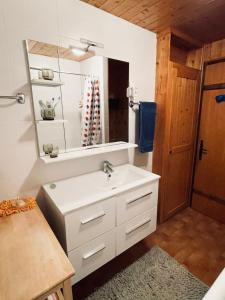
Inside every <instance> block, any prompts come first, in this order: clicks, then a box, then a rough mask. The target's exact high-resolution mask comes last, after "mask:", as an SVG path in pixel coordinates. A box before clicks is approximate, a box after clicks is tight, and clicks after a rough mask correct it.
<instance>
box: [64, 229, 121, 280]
mask: <svg viewBox="0 0 225 300" xmlns="http://www.w3.org/2000/svg"><path fill="white" fill-rule="evenodd" d="M115 254H116V244H115V229H113V230H111V231H109V232H108V233H105V234H103V235H101V236H99V237H98V238H96V239H94V240H92V241H91V242H88V243H86V244H84V245H83V246H81V247H79V248H77V249H75V250H73V251H70V252H69V253H68V257H69V260H70V262H71V263H72V265H73V266H74V269H75V271H76V273H75V275H74V276H73V277H72V284H75V283H76V282H78V281H79V280H81V279H82V278H84V277H85V276H87V275H88V274H90V273H92V272H93V271H95V270H97V269H98V268H100V267H101V266H102V265H104V264H105V263H107V262H108V261H110V260H111V259H113V258H114V257H115Z"/></svg>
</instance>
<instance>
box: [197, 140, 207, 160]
mask: <svg viewBox="0 0 225 300" xmlns="http://www.w3.org/2000/svg"><path fill="white" fill-rule="evenodd" d="M207 153H208V150H207V149H205V148H204V141H203V140H201V141H200V146H199V152H198V159H199V160H202V156H203V154H207Z"/></svg>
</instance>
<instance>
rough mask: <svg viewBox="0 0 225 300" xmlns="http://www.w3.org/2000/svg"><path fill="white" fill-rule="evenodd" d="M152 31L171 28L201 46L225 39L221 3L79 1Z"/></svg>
mask: <svg viewBox="0 0 225 300" xmlns="http://www.w3.org/2000/svg"><path fill="white" fill-rule="evenodd" d="M82 1H83V2H86V3H89V4H91V5H93V6H95V7H98V8H100V9H102V10H104V11H107V12H109V13H111V14H113V15H115V16H118V17H121V18H123V19H125V20H127V21H129V22H131V23H134V24H136V25H138V26H141V27H143V28H145V29H148V30H151V31H153V32H160V31H162V30H164V29H166V28H168V27H175V28H177V29H179V30H181V31H183V32H184V33H186V34H189V35H191V36H192V37H194V38H195V39H198V40H199V41H200V42H202V43H208V42H212V41H215V40H219V39H222V38H224V37H225V25H224V20H225V0H82Z"/></svg>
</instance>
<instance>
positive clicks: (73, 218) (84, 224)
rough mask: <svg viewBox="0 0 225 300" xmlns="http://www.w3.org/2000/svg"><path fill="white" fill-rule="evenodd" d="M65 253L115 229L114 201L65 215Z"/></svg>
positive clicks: (98, 203)
mask: <svg viewBox="0 0 225 300" xmlns="http://www.w3.org/2000/svg"><path fill="white" fill-rule="evenodd" d="M65 222H66V240H67V251H68V252H69V251H71V250H72V249H75V248H76V247H78V246H80V245H82V244H84V243H85V242H87V241H90V240H91V239H94V238H96V237H97V236H99V235H101V234H103V233H104V232H107V231H109V230H111V229H112V228H114V227H115V199H114V198H110V199H107V200H103V201H100V202H97V203H94V204H92V205H89V206H86V207H83V208H81V209H79V210H76V211H74V212H71V213H70V214H68V215H66V218H65Z"/></svg>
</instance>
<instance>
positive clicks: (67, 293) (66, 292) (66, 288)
mask: <svg viewBox="0 0 225 300" xmlns="http://www.w3.org/2000/svg"><path fill="white" fill-rule="evenodd" d="M63 296H64V299H65V300H73V293H72V286H71V282H70V279H67V280H65V281H64V282H63Z"/></svg>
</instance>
